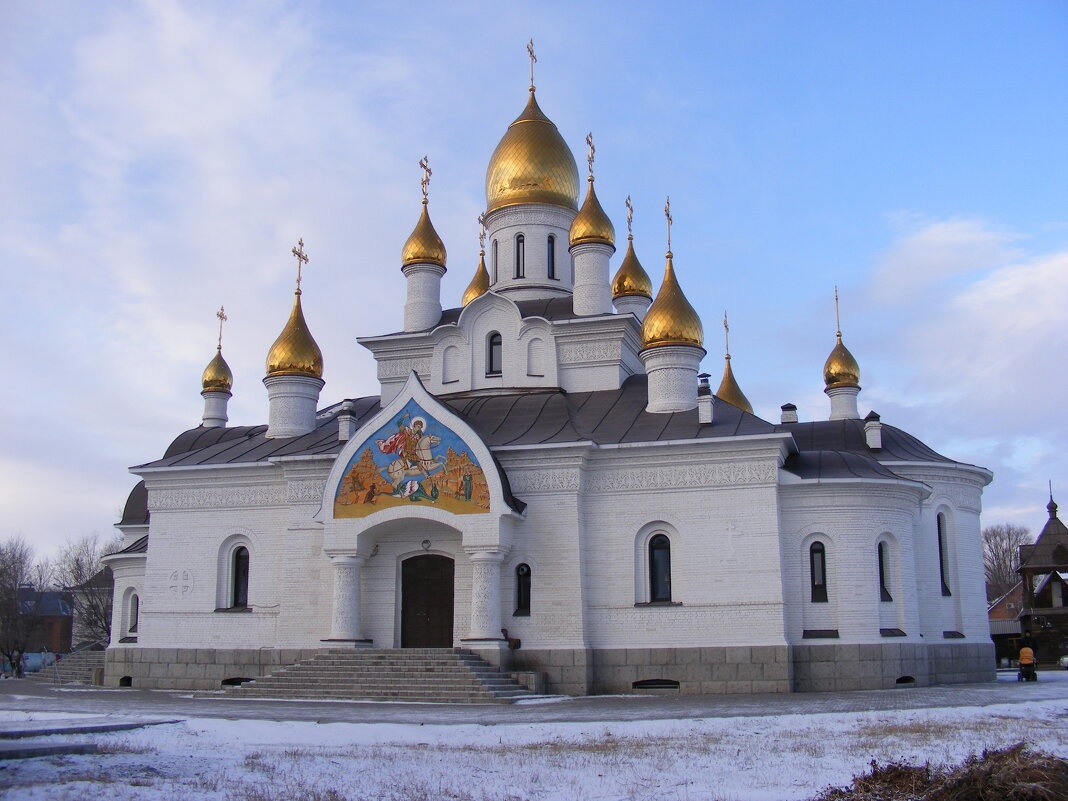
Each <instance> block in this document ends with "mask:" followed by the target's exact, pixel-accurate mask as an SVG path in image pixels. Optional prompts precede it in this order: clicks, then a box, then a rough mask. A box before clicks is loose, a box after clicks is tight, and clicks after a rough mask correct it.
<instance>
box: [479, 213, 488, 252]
mask: <svg viewBox="0 0 1068 801" xmlns="http://www.w3.org/2000/svg"><path fill="white" fill-rule="evenodd" d="M485 251H486V215H485V214H479V215H478V252H479V253H484V252H485Z"/></svg>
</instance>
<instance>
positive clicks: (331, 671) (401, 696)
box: [227, 648, 532, 704]
mask: <svg viewBox="0 0 1068 801" xmlns="http://www.w3.org/2000/svg"><path fill="white" fill-rule="evenodd" d="M227 690H228V692H229V693H230V694H232V695H234V696H245V697H249V698H305V699H314V698H329V699H345V700H359V701H396V702H408V703H444V704H493V703H511V702H512V701H514V700H515V699H517V698H525V697H530V696H531V695H532V693H531V692H530V691H529V690H527V689H526V688H524V687H522V686H520V685H519V684H518V683H517V682H516V681H515V679H513V678H512V677H511V676H509V675H508V674H507V673H503V672H501V671H500V670H498V669H497V668H495V667H493V666H492V665H489V664H487V663H486V662H484V661H483V660H481V659H479V658H478V657H477V656H475V655H474V654H472V653H470V652H469V651H465V650H463V649H460V648H405V649H379V648H357V649H352V650H339V649H331V650H327V651H323V652H322V653H320V654H317V655H316V656H314V657H312V658H311V659H306V660H304V661H303V662H298V663H297V664H295V665H291V666H289V667H284V668H281V669H280V670H277V671H275V672H274V673H272V674H270V675H269V676H264V677H262V678H259V679H255V680H253V681H248V682H245V683H244V684H242V685H240V686H238V687H228V688H227Z"/></svg>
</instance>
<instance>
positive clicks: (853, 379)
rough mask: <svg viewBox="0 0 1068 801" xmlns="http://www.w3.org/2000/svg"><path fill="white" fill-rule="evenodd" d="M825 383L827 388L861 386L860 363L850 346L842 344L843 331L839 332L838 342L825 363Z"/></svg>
mask: <svg viewBox="0 0 1068 801" xmlns="http://www.w3.org/2000/svg"><path fill="white" fill-rule="evenodd" d="M823 383H824V384H825V385H826V388H827V389H831V388H832V387H859V386H860V365H859V364H857V360H856V359H854V358H853V354H852V353H850V352H849V348H847V347H846V346H845V345H843V344H842V332H841V331H839V332H838V342H837V343H836V344H835V346H834V349H833V350H832V351H831V355H830V356H828V357H827V361H826V362H825V363H824V365H823Z"/></svg>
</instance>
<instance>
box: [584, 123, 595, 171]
mask: <svg viewBox="0 0 1068 801" xmlns="http://www.w3.org/2000/svg"><path fill="white" fill-rule="evenodd" d="M586 147H588V148H589V155H587V156H586V163H587V164H588V165H590V177H591V178H592V177H593V154H594V153H596V152H597V148H595V147H594V146H593V131H590V132H589V133H588V134H586Z"/></svg>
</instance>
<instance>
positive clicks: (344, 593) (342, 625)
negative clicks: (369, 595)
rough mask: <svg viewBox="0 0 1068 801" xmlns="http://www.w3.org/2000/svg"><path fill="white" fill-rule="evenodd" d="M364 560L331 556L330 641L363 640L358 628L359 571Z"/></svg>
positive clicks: (344, 556) (351, 555)
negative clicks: (331, 609) (332, 601)
mask: <svg viewBox="0 0 1068 801" xmlns="http://www.w3.org/2000/svg"><path fill="white" fill-rule="evenodd" d="M364 561H365V560H364V558H363V557H362V556H356V555H353V554H345V555H341V556H331V557H330V564H331V566H333V568H334V614H333V618H332V619H331V624H330V639H331V640H346V641H347V640H352V641H361V640H363V633H362V629H361V628H360V569H361V568H362V567H363V563H364Z"/></svg>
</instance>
